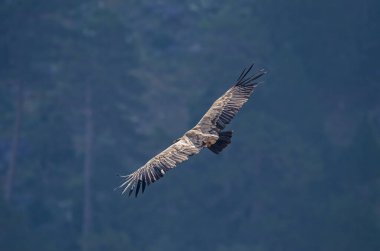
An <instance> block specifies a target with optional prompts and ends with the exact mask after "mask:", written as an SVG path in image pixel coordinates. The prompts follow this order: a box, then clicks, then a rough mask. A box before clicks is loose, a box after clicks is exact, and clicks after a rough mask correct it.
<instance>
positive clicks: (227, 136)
mask: <svg viewBox="0 0 380 251" xmlns="http://www.w3.org/2000/svg"><path fill="white" fill-rule="evenodd" d="M252 66H253V65H252ZM252 66H251V67H250V68H248V70H244V71H243V72H242V74H241V75H240V76H239V78H238V80H237V82H236V83H235V84H234V85H233V86H232V87H231V88H230V89H229V90H228V91H227V92H226V93H225V94H224V95H223V96H221V97H220V98H219V99H217V100H216V101H215V102H214V103H213V105H212V106H211V108H210V109H209V110H208V111H207V112H206V114H205V115H204V116H203V117H202V118H201V120H200V121H199V122H198V124H197V125H196V126H195V127H193V128H192V129H190V130H189V131H187V132H186V133H185V134H184V135H183V136H182V137H181V138H179V139H177V140H176V141H175V142H174V143H173V144H172V145H171V146H169V147H168V148H166V149H165V150H164V151H162V152H161V153H159V154H158V155H156V156H155V157H153V158H152V159H151V160H149V161H148V162H147V163H146V164H145V165H143V166H142V167H140V168H139V169H137V170H136V171H135V172H133V173H132V174H129V175H127V176H122V177H123V178H125V179H126V180H125V182H124V183H123V184H122V185H121V186H120V188H124V190H123V193H125V192H127V191H128V190H129V195H131V194H132V192H133V191H135V195H136V196H137V194H138V193H139V190H140V187H141V188H142V192H144V190H145V187H146V185H150V184H151V183H153V182H155V181H156V180H158V179H160V178H161V177H163V176H164V174H165V173H166V172H167V171H169V170H171V169H172V168H174V167H176V166H177V164H179V163H181V162H183V161H185V160H187V159H188V157H189V156H192V155H194V154H197V153H199V152H200V150H202V149H203V148H205V147H206V148H208V149H210V150H211V151H212V152H214V153H216V154H219V153H220V152H221V151H222V150H223V149H224V148H225V147H227V145H228V144H230V143H231V137H232V131H223V129H224V128H225V126H226V125H227V124H229V123H230V121H231V120H232V118H233V117H234V116H235V114H236V113H237V112H238V111H239V110H240V108H241V107H242V106H243V104H244V103H245V102H247V100H248V98H249V97H250V96H251V94H252V92H253V90H254V88H255V87H256V86H257V85H258V83H257V82H255V81H256V80H257V79H258V78H259V77H261V76H262V75H264V74H265V72H264V71H262V70H261V71H259V72H257V73H256V74H254V75H253V76H251V77H248V78H246V76H247V74H248V72H249V71H250V70H251V69H252Z"/></svg>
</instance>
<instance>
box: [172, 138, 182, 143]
mask: <svg viewBox="0 0 380 251" xmlns="http://www.w3.org/2000/svg"><path fill="white" fill-rule="evenodd" d="M180 140H181V138H178V139H176V140H173V144H174V143H177V142H178V141H180Z"/></svg>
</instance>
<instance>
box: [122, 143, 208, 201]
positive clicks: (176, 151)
mask: <svg viewBox="0 0 380 251" xmlns="http://www.w3.org/2000/svg"><path fill="white" fill-rule="evenodd" d="M200 150H201V147H197V146H195V145H194V144H193V143H192V142H191V141H190V140H189V139H188V138H187V137H186V136H183V137H182V138H181V139H180V140H179V141H177V142H176V143H174V144H172V145H171V146H169V147H168V148H166V149H165V150H164V151H162V152H161V153H159V154H158V155H156V156H155V157H154V158H152V159H151V160H149V161H148V162H147V163H146V164H145V165H143V166H142V167H140V168H139V169H137V170H136V171H135V172H134V173H131V174H129V175H127V176H122V177H123V178H125V182H124V183H123V184H121V185H120V187H119V188H123V189H124V190H123V193H125V192H127V191H129V195H131V194H132V192H133V191H134V190H135V196H137V194H138V193H139V190H140V187H141V188H142V189H141V190H142V193H143V192H144V190H145V187H146V185H148V186H149V185H150V184H151V183H154V182H155V181H156V180H158V179H160V178H161V177H163V176H164V175H165V173H166V172H167V171H169V170H171V169H173V168H174V167H176V166H177V164H179V163H181V162H183V161H185V160H187V159H188V157H189V156H191V155H194V154H197V153H199V151H200Z"/></svg>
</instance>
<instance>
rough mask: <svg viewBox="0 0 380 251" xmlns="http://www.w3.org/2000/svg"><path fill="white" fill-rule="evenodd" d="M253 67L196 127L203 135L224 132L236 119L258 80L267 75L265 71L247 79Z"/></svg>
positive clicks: (241, 75) (244, 71) (245, 71)
mask: <svg viewBox="0 0 380 251" xmlns="http://www.w3.org/2000/svg"><path fill="white" fill-rule="evenodd" d="M252 67H253V65H251V66H250V67H249V68H248V70H247V69H244V70H243V72H242V73H241V74H240V76H239V78H238V79H237V81H236V83H235V84H234V85H233V86H232V87H231V88H230V89H229V90H228V91H227V92H226V93H225V94H224V95H223V96H221V97H220V98H219V99H217V100H216V101H215V102H214V104H212V106H211V108H210V109H209V110H208V111H207V112H206V114H205V115H204V116H203V117H202V119H201V120H200V121H199V123H198V124H197V125H196V127H199V128H200V130H201V131H202V132H203V133H209V132H210V131H213V130H216V131H218V132H220V131H221V130H223V129H224V128H225V127H226V125H227V124H229V123H230V122H231V120H232V119H233V118H234V117H235V115H236V113H237V112H238V111H239V110H240V108H241V107H242V106H243V104H244V103H245V102H247V100H248V99H249V97H250V96H251V94H252V92H253V90H254V89H255V87H256V86H257V85H258V84H259V82H257V79H258V78H260V77H261V76H262V75H264V74H265V73H266V72H265V71H264V70H260V71H258V72H256V73H255V74H253V75H252V76H250V77H247V75H248V73H249V72H250V70H251V69H252Z"/></svg>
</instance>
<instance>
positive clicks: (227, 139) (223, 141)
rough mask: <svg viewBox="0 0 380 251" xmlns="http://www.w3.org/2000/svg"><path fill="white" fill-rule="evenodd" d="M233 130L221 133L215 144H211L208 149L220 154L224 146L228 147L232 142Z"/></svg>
mask: <svg viewBox="0 0 380 251" xmlns="http://www.w3.org/2000/svg"><path fill="white" fill-rule="evenodd" d="M231 138H232V131H224V132H220V133H219V139H218V140H217V141H216V143H215V144H213V145H212V146H210V147H209V148H208V149H210V151H212V152H213V153H215V154H219V153H220V152H221V151H222V150H223V149H224V148H226V147H227V146H228V145H229V144H230V143H231Z"/></svg>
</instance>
